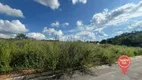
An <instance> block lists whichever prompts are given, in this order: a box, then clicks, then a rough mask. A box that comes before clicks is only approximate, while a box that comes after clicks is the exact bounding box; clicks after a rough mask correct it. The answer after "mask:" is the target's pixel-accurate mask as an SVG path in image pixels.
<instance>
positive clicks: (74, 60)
mask: <svg viewBox="0 0 142 80" xmlns="http://www.w3.org/2000/svg"><path fill="white" fill-rule="evenodd" d="M123 54H125V55H128V56H136V55H141V54H142V48H136V47H135V48H133V47H126V46H113V45H109V44H100V45H99V44H98V45H97V44H91V43H83V42H59V41H37V40H10V39H7V40H3V39H1V40H0V73H7V72H12V71H21V70H26V69H43V70H44V71H49V70H50V71H56V70H61V71H65V72H66V71H69V70H74V69H87V68H89V67H91V66H96V65H103V64H108V65H111V64H112V63H114V62H116V60H117V58H118V57H119V56H120V55H123Z"/></svg>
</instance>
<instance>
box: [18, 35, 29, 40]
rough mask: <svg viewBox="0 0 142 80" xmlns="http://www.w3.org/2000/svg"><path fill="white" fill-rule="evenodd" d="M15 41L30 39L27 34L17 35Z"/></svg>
mask: <svg viewBox="0 0 142 80" xmlns="http://www.w3.org/2000/svg"><path fill="white" fill-rule="evenodd" d="M15 39H28V37H27V36H26V35H25V34H17V36H16V37H15Z"/></svg>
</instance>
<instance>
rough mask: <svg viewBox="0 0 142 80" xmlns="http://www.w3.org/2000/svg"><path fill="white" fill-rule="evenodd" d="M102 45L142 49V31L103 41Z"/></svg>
mask: <svg viewBox="0 0 142 80" xmlns="http://www.w3.org/2000/svg"><path fill="white" fill-rule="evenodd" d="M101 43H103V44H104V43H109V44H115V45H127V46H134V47H142V31H137V32H131V33H124V34H122V35H120V36H116V37H114V38H110V39H107V40H102V41H101Z"/></svg>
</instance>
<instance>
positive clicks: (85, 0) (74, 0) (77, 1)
mask: <svg viewBox="0 0 142 80" xmlns="http://www.w3.org/2000/svg"><path fill="white" fill-rule="evenodd" d="M72 3H73V4H76V3H83V4H86V3H87V0H72Z"/></svg>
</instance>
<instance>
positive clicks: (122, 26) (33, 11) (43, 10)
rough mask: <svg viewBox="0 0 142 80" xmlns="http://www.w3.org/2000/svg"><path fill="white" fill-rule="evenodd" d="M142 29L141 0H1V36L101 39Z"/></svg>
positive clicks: (69, 39)
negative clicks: (23, 35) (20, 34)
mask: <svg viewBox="0 0 142 80" xmlns="http://www.w3.org/2000/svg"><path fill="white" fill-rule="evenodd" d="M141 30H142V1H141V0H0V37H1V38H14V37H15V36H16V34H19V33H24V34H25V35H26V36H28V37H31V38H35V39H37V40H43V39H46V40H55V39H58V40H60V41H71V40H82V41H100V40H102V39H107V38H111V37H114V36H117V35H120V34H122V33H126V32H132V31H141Z"/></svg>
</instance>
